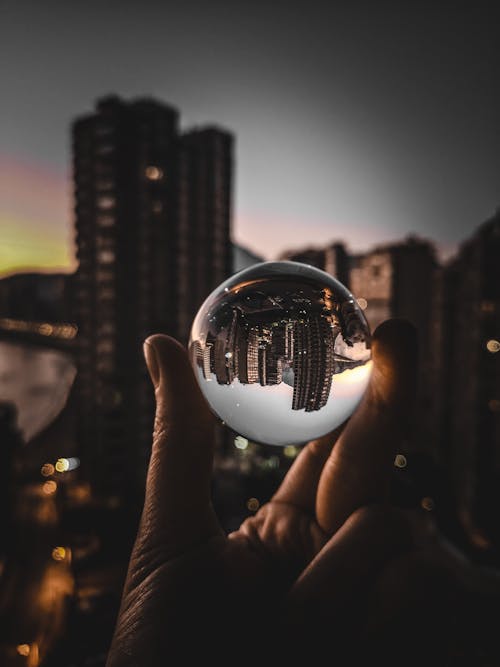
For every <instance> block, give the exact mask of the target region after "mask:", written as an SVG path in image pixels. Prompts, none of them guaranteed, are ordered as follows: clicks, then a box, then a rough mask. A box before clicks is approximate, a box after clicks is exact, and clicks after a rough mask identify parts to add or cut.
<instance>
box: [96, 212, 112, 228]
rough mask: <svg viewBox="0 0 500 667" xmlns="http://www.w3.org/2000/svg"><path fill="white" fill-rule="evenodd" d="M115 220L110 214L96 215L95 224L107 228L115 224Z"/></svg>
mask: <svg viewBox="0 0 500 667" xmlns="http://www.w3.org/2000/svg"><path fill="white" fill-rule="evenodd" d="M115 222H116V220H115V218H114V217H113V216H112V215H98V216H97V224H98V226H99V227H103V228H105V229H108V228H109V227H113V226H114V224H115Z"/></svg>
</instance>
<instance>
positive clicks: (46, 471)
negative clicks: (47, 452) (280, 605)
mask: <svg viewBox="0 0 500 667" xmlns="http://www.w3.org/2000/svg"><path fill="white" fill-rule="evenodd" d="M54 471H55V468H54V466H53V465H52V463H44V464H43V466H42V467H41V469H40V472H41V473H42V475H43V476H44V477H50V476H51V475H53V474H54Z"/></svg>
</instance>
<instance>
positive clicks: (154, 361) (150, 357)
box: [142, 340, 160, 389]
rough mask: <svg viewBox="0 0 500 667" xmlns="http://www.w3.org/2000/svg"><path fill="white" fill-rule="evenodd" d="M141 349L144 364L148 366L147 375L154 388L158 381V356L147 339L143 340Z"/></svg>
mask: <svg viewBox="0 0 500 667" xmlns="http://www.w3.org/2000/svg"><path fill="white" fill-rule="evenodd" d="M142 347H143V351H144V358H145V360H146V366H147V367H148V371H149V375H150V376H151V380H152V382H153V385H154V387H155V389H156V387H157V386H158V384H159V382H160V364H159V363H158V357H157V355H156V350H155V348H154V346H153V345H152V344H151V343H149V342H148V341H147V340H146V341H144V345H143V346H142Z"/></svg>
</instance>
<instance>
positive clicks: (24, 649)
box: [17, 644, 31, 658]
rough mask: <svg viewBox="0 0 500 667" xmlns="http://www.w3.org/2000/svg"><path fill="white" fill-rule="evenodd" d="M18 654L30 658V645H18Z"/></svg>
mask: <svg viewBox="0 0 500 667" xmlns="http://www.w3.org/2000/svg"><path fill="white" fill-rule="evenodd" d="M17 652H18V653H19V655H22V656H24V657H25V658H26V657H28V656H29V654H30V652H31V647H30V645H29V644H18V646H17Z"/></svg>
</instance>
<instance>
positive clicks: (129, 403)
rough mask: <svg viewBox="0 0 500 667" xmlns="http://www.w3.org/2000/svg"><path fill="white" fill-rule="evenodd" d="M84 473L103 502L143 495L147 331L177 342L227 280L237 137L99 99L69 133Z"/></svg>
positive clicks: (145, 106) (144, 106) (148, 405)
mask: <svg viewBox="0 0 500 667" xmlns="http://www.w3.org/2000/svg"><path fill="white" fill-rule="evenodd" d="M72 139H73V166H74V188H75V223H76V244H77V258H78V269H77V273H76V279H75V310H76V319H77V323H78V326H79V334H78V341H79V371H78V377H77V385H76V390H77V392H78V405H79V436H80V441H81V442H80V446H81V460H82V466H83V467H84V469H86V470H87V474H88V476H89V477H90V478H91V479H92V480H93V481H94V484H95V486H96V488H97V489H100V490H101V492H102V493H104V495H108V496H109V495H114V494H115V495H118V496H121V497H123V495H124V493H125V490H126V489H130V490H131V492H133V491H134V490H135V489H140V488H141V486H142V484H143V479H144V470H145V465H146V462H147V460H148V457H149V448H150V440H151V429H152V423H153V394H152V388H151V383H150V380H149V378H148V376H147V372H146V368H145V365H144V359H143V355H142V342H143V340H144V339H145V338H146V337H147V336H148V335H149V334H151V333H155V332H164V333H168V334H170V335H172V336H174V337H176V338H177V339H179V340H180V341H181V342H182V343H187V336H188V334H189V328H190V324H191V320H192V317H193V315H194V313H195V312H196V309H197V308H198V307H199V305H200V304H201V302H202V301H203V299H204V298H205V297H206V296H207V295H208V293H209V292H210V291H211V289H213V288H214V287H215V286H216V285H217V284H218V283H219V282H221V281H222V280H224V279H225V278H227V277H228V276H229V275H230V274H231V272H232V266H231V244H230V224H231V191H232V146H233V138H232V135H231V134H230V133H228V132H226V131H224V130H221V129H217V128H213V127H210V128H201V129H196V130H194V131H191V132H187V133H185V134H181V133H180V132H179V115H178V112H177V110H176V109H174V108H172V107H170V106H168V105H166V104H163V103H161V102H159V101H157V100H154V99H150V98H145V99H135V100H132V101H130V102H129V101H124V100H122V99H120V98H119V97H116V96H110V97H106V98H102V99H100V100H98V102H97V105H96V109H95V112H93V113H91V114H88V115H86V116H83V117H80V118H78V119H76V120H75V122H74V123H73V127H72Z"/></svg>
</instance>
